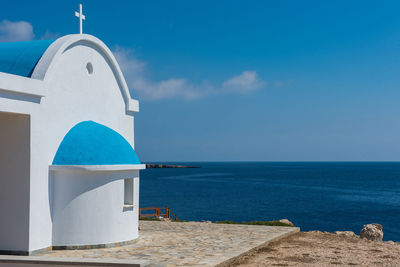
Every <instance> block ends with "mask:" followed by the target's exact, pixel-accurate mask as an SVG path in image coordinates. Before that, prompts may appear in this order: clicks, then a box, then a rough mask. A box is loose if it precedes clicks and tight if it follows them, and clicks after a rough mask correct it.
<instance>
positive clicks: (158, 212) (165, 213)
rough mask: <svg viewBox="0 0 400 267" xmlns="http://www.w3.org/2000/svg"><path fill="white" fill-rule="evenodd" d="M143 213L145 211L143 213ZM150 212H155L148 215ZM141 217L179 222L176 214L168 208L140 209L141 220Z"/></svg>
mask: <svg viewBox="0 0 400 267" xmlns="http://www.w3.org/2000/svg"><path fill="white" fill-rule="evenodd" d="M143 211H145V212H144V213H143ZM148 211H153V212H152V213H147V212H148ZM140 217H154V218H160V217H161V218H168V219H171V220H174V221H177V220H178V217H176V215H175V214H174V213H172V211H171V209H170V208H168V206H165V207H161V208H159V207H157V206H155V207H146V208H139V218H140Z"/></svg>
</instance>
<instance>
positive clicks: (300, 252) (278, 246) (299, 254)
mask: <svg viewBox="0 0 400 267" xmlns="http://www.w3.org/2000/svg"><path fill="white" fill-rule="evenodd" d="M333 265H335V266H338V265H342V266H400V243H394V242H392V241H388V242H378V241H377V242H372V241H368V240H365V239H360V238H359V237H347V236H339V235H335V234H331V233H326V232H324V233H323V232H318V231H311V232H300V233H297V234H294V235H292V236H290V237H288V238H285V239H283V240H280V241H277V242H273V243H270V244H269V245H266V246H263V247H261V248H259V249H257V250H255V251H252V252H250V253H248V254H247V255H245V256H242V257H239V258H237V259H236V260H235V261H234V262H233V263H232V264H230V265H229V266H252V267H256V266H333Z"/></svg>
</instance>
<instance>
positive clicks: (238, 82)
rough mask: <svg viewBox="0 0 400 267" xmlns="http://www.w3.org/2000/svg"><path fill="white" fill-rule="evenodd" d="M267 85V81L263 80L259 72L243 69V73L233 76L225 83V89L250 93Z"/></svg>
mask: <svg viewBox="0 0 400 267" xmlns="http://www.w3.org/2000/svg"><path fill="white" fill-rule="evenodd" d="M266 85H267V83H266V82H265V81H263V80H261V79H260V78H259V77H258V75H257V72H256V71H253V70H246V71H243V72H242V74H240V75H238V76H235V77H232V78H231V79H229V80H227V81H226V82H224V83H223V87H224V88H225V89H227V90H230V91H234V92H238V93H250V92H252V91H254V90H257V89H259V88H262V87H265V86H266Z"/></svg>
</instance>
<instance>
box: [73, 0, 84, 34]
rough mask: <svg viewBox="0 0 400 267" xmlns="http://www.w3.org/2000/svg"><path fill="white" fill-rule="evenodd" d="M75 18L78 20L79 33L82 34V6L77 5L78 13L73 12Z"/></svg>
mask: <svg viewBox="0 0 400 267" xmlns="http://www.w3.org/2000/svg"><path fill="white" fill-rule="evenodd" d="M75 17H78V18H79V33H80V34H82V24H83V20H85V15H83V13H82V4H79V12H76V11H75Z"/></svg>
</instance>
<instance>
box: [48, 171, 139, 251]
mask: <svg viewBox="0 0 400 267" xmlns="http://www.w3.org/2000/svg"><path fill="white" fill-rule="evenodd" d="M138 175H139V172H138V171H121V172H108V171H105V172H85V171H67V172H64V171H55V173H54V205H53V210H54V211H53V212H54V214H53V246H65V245H98V244H110V243H117V242H123V241H130V240H132V239H135V238H137V237H138V227H137V220H136V219H135V215H137V206H136V207H135V206H134V207H125V205H124V178H135V177H138ZM134 222H136V223H134Z"/></svg>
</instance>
